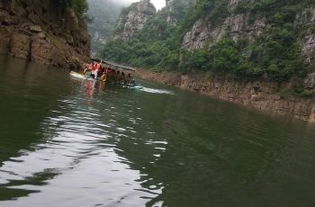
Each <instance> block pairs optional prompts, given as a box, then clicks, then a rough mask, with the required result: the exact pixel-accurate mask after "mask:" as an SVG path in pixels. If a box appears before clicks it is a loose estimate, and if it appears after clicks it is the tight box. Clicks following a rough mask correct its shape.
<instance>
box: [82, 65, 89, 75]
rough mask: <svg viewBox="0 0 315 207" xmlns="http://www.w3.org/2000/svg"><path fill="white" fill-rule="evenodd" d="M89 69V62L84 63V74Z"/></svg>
mask: <svg viewBox="0 0 315 207" xmlns="http://www.w3.org/2000/svg"><path fill="white" fill-rule="evenodd" d="M88 70H89V64H83V73H82V74H83V75H86V73H87V71H88Z"/></svg>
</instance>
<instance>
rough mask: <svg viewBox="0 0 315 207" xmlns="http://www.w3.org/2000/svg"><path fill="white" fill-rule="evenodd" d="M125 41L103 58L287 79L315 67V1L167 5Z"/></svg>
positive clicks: (201, 0)
mask: <svg viewBox="0 0 315 207" xmlns="http://www.w3.org/2000/svg"><path fill="white" fill-rule="evenodd" d="M187 2H188V3H187ZM130 9H131V10H132V8H130ZM122 15H123V16H126V15H128V13H127V14H122ZM141 28H142V26H141ZM116 35H117V34H116ZM124 40H125V42H121V41H119V42H118V41H115V38H114V41H112V42H110V43H109V44H108V45H107V46H106V49H105V51H104V54H103V55H104V56H105V57H106V58H110V59H113V60H115V61H119V62H125V63H129V64H132V65H135V66H139V67H149V68H150V67H153V68H161V69H170V70H180V71H183V72H187V71H191V70H194V71H196V70H197V71H198V70H199V71H200V70H201V71H213V72H218V73H220V72H224V73H231V74H235V75H239V76H241V77H246V78H260V77H267V78H270V79H273V80H276V81H282V80H288V79H289V78H291V77H292V76H295V75H297V76H303V75H305V74H306V73H309V72H310V71H309V66H310V65H312V64H314V57H315V53H314V2H313V0H302V1H299V2H297V1H293V0H289V1H288V0H258V1H252V0H223V1H222V0H198V1H197V2H195V3H194V2H193V1H179V0H178V1H176V0H173V1H167V6H166V8H164V9H163V10H162V11H160V12H158V13H157V14H156V15H155V16H154V17H153V18H151V20H150V21H147V23H146V24H145V25H144V26H143V29H142V30H141V31H139V32H138V33H137V35H136V36H133V37H128V38H127V37H126V38H125V39H124ZM139 48H142V49H141V52H140V53H139V54H130V51H136V50H138V49H139ZM121 52H123V53H126V54H127V55H123V56H120V55H119V54H121ZM133 53H134V52H133ZM128 54H129V55H128ZM159 54H160V55H159Z"/></svg>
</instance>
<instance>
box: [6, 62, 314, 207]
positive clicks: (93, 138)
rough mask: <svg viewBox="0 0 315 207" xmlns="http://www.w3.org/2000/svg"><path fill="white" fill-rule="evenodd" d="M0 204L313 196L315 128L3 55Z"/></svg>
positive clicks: (250, 202) (244, 202)
mask: <svg viewBox="0 0 315 207" xmlns="http://www.w3.org/2000/svg"><path fill="white" fill-rule="evenodd" d="M0 62H1V64H0V70H1V71H2V74H3V75H2V76H0V97H1V99H0V114H1V117H0V206H1V207H2V206H4V207H10V206H14V207H15V206H23V207H24V206H25V207H34V206H56V205H59V206H71V207H72V206H242V207H243V206H248V207H250V206H292V207H293V206H314V205H315V199H314V197H313V192H314V190H315V176H314V175H315V165H314V164H315V152H314V149H315V139H314V137H315V127H314V126H312V125H308V124H307V123H303V122H299V121H295V120H289V119H287V118H282V117H271V116H267V115H263V114H260V113H256V112H252V111H249V110H246V109H244V108H241V107H238V106H235V105H232V104H227V103H223V102H219V101H215V100H212V99H209V98H207V97H201V96H198V95H195V94H191V93H186V92H182V91H179V90H176V89H169V88H167V89H166V88H163V87H161V86H159V85H155V84H152V83H147V82H143V83H141V84H142V85H144V88H142V89H141V90H140V89H139V90H131V89H126V88H119V87H115V86H105V85H104V84H101V83H97V82H94V81H80V80H73V79H70V78H69V76H68V75H67V72H66V71H61V70H57V69H46V68H43V67H42V66H38V65H32V64H31V65H25V64H24V63H23V62H22V61H19V60H13V61H12V60H11V61H10V60H8V59H5V58H2V59H0Z"/></svg>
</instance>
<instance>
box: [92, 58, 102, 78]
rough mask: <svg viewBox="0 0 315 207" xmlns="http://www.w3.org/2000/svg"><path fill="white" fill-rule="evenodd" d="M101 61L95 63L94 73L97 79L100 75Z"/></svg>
mask: <svg viewBox="0 0 315 207" xmlns="http://www.w3.org/2000/svg"><path fill="white" fill-rule="evenodd" d="M101 63H102V61H101V62H100V63H95V65H94V71H93V72H94V73H92V74H93V75H94V79H97V77H98V73H99V70H100V69H101Z"/></svg>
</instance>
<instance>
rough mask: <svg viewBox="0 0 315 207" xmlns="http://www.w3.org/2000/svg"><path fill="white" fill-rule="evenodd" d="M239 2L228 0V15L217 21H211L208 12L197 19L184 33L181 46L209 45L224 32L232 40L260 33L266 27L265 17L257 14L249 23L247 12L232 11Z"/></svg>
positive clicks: (192, 47) (190, 47)
mask: <svg viewBox="0 0 315 207" xmlns="http://www.w3.org/2000/svg"><path fill="white" fill-rule="evenodd" d="M248 1H249V2H250V1H251V0H248ZM239 2H240V0H229V2H228V8H229V11H227V13H228V14H229V15H226V16H225V17H224V18H223V19H222V20H220V22H219V23H218V22H213V21H211V19H212V17H211V15H210V14H211V13H210V12H209V15H206V16H205V17H203V18H202V19H199V20H197V21H196V22H195V24H194V25H193V26H192V29H191V30H190V31H188V32H187V33H186V34H185V36H184V39H183V41H182V47H183V48H186V49H188V50H193V49H198V48H205V47H211V46H212V45H213V44H214V43H216V42H218V41H219V40H220V39H221V38H222V37H223V36H224V35H226V34H228V35H229V36H230V37H232V38H233V39H234V40H235V39H238V38H239V37H242V38H249V39H250V38H252V37H254V36H258V35H260V34H261V33H262V32H263V31H264V29H265V27H266V23H265V22H266V20H265V18H264V17H259V16H258V17H257V18H256V19H255V20H254V22H253V23H249V18H250V14H249V13H244V14H238V13H237V12H234V10H235V9H236V8H237V6H238V4H239Z"/></svg>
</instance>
